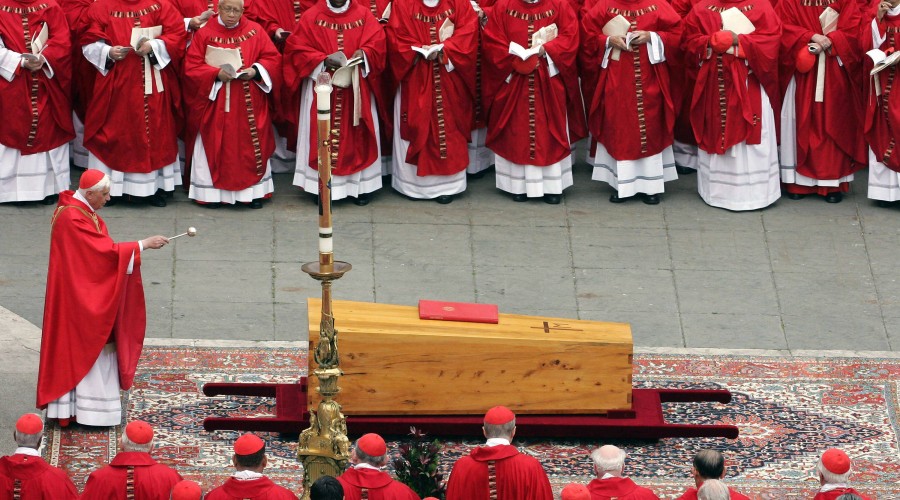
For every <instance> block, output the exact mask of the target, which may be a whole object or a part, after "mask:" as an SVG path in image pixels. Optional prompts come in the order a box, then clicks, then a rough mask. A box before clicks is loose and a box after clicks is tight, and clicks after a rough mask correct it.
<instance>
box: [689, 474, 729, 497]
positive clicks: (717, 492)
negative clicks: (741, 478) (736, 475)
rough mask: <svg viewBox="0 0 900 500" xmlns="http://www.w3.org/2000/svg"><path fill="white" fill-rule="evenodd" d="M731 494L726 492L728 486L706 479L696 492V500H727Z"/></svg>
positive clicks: (716, 480) (715, 480)
mask: <svg viewBox="0 0 900 500" xmlns="http://www.w3.org/2000/svg"><path fill="white" fill-rule="evenodd" d="M730 498H731V493H729V492H728V486H725V483H723V482H722V481H719V480H718V479H707V480H706V481H703V484H702V485H700V488H699V489H698V490H697V500H729V499H730Z"/></svg>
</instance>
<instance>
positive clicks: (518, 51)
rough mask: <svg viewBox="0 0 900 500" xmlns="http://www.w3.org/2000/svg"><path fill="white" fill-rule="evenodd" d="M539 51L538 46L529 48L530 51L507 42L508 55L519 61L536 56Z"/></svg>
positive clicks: (539, 47)
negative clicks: (515, 57)
mask: <svg viewBox="0 0 900 500" xmlns="http://www.w3.org/2000/svg"><path fill="white" fill-rule="evenodd" d="M540 50H541V46H540V45H535V46H533V47H531V48H530V49H526V48H525V47H522V46H521V45H519V44H518V43H516V42H509V53H510V54H512V55H514V56H517V57H518V58H519V59H521V60H523V61H524V60H526V59H528V58H529V57H531V56H533V55H537V53H538V52H540Z"/></svg>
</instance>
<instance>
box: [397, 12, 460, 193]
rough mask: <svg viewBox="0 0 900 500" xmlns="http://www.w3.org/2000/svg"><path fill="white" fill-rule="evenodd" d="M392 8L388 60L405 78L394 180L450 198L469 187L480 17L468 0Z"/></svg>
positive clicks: (404, 189) (402, 187)
mask: <svg viewBox="0 0 900 500" xmlns="http://www.w3.org/2000/svg"><path fill="white" fill-rule="evenodd" d="M391 10H392V12H393V13H394V15H393V16H392V17H391V21H390V22H389V23H388V25H387V33H388V48H389V50H388V62H389V65H388V66H389V67H390V69H391V72H392V74H393V80H394V81H396V82H399V87H398V88H397V93H396V96H395V98H394V109H393V113H394V119H393V123H394V134H393V135H394V141H393V142H394V154H393V160H392V175H393V177H392V185H393V187H394V189H396V190H397V191H399V192H400V193H403V194H405V195H406V196H409V197H411V198H422V199H436V200H437V202H438V203H441V204H446V203H450V202H451V201H453V196H454V195H456V194H459V193H461V192H463V191H465V189H466V167H467V166H468V165H469V144H468V143H469V138H470V137H471V128H472V120H473V119H474V118H473V117H472V108H473V102H474V94H475V58H476V55H477V50H478V39H477V35H478V32H477V30H478V17H477V16H476V15H475V10H474V9H472V6H471V4H470V2H469V0H394V2H393V3H392V4H391ZM414 48H415V49H418V50H426V49H427V54H428V55H423V54H422V53H421V52H417V51H416V50H414Z"/></svg>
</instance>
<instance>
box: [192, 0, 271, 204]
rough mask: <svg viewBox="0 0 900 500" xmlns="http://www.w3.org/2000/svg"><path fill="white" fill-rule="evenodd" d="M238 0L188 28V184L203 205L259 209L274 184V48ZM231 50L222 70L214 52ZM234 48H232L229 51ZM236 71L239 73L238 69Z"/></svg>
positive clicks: (223, 2)
mask: <svg viewBox="0 0 900 500" xmlns="http://www.w3.org/2000/svg"><path fill="white" fill-rule="evenodd" d="M244 9H245V7H244V2H243V1H242V0H221V1H220V2H219V15H218V16H216V17H215V18H213V19H210V20H209V22H207V23H206V26H204V27H202V28H200V30H199V31H197V32H196V33H195V34H194V38H193V40H192V41H191V46H190V48H188V52H187V57H186V58H185V63H184V73H185V102H187V103H188V108H189V109H190V110H191V113H190V115H189V116H188V120H187V123H188V134H187V135H188V140H187V143H188V149H189V151H190V155H191V165H192V166H191V168H192V172H191V188H190V191H189V193H188V196H189V197H190V198H191V199H193V200H196V201H198V202H200V203H204V204H207V205H208V206H209V207H211V208H214V207H218V206H219V203H228V204H234V203H247V204H249V206H250V208H262V200H263V199H264V198H269V197H271V195H272V192H273V191H274V189H275V185H274V183H273V182H272V166H271V162H270V161H269V160H270V157H271V156H272V152H273V151H274V150H275V140H274V136H273V132H272V111H271V108H272V103H273V101H272V95H273V94H272V92H273V91H274V89H275V87H276V86H277V85H279V84H280V80H281V54H279V53H278V51H277V50H276V49H275V45H274V44H273V43H272V40H271V39H270V38H269V36H268V35H266V34H265V32H263V29H262V27H261V26H260V25H259V24H257V23H255V22H253V21H250V20H248V19H246V18H245V17H244V16H243V13H244ZM226 51H227V53H229V54H231V55H232V56H235V57H239V58H240V59H239V60H240V64H239V66H240V67H234V66H237V65H238V63H237V62H234V64H231V66H232V67H231V68H230V71H228V70H226V69H224V68H223V66H224V64H223V65H213V64H211V63H216V64H218V63H217V62H216V61H217V60H216V59H210V58H211V57H212V54H215V53H220V54H221V53H226ZM235 54H236V55H235ZM238 72H240V73H238Z"/></svg>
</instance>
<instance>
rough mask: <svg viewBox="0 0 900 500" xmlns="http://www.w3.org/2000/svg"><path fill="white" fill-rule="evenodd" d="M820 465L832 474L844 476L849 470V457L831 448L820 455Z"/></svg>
mask: <svg viewBox="0 0 900 500" xmlns="http://www.w3.org/2000/svg"><path fill="white" fill-rule="evenodd" d="M822 465H824V466H825V470H827V471H828V472H830V473H832V474H846V473H847V471H849V470H850V457H848V456H847V454H846V453H844V452H843V451H841V450H839V449H837V448H832V449H830V450H827V451H826V452H825V453H823V454H822Z"/></svg>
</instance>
